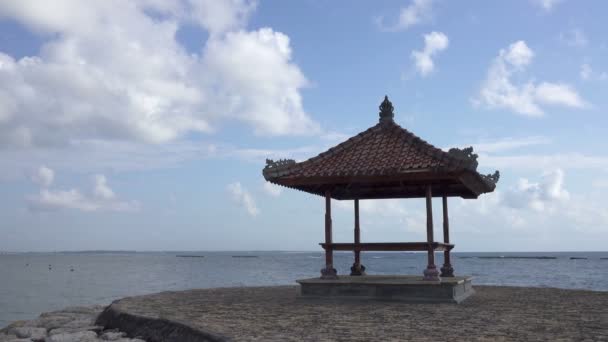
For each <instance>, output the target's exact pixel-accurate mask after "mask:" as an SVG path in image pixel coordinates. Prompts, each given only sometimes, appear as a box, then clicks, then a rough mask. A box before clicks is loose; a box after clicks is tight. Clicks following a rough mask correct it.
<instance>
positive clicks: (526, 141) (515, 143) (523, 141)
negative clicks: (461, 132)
mask: <svg viewBox="0 0 608 342" xmlns="http://www.w3.org/2000/svg"><path fill="white" fill-rule="evenodd" d="M550 143H551V140H550V139H549V138H547V137H542V136H533V137H523V138H504V139H499V140H494V141H483V142H479V143H473V144H462V145H460V146H473V149H474V150H475V152H476V153H495V152H504V151H510V150H513V149H518V148H521V147H527V146H535V145H546V144H550ZM452 147H456V146H452ZM448 149H449V148H448Z"/></svg>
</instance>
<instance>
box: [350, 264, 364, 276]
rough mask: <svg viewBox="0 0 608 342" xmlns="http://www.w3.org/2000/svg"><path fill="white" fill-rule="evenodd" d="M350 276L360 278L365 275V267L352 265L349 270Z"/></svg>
mask: <svg viewBox="0 0 608 342" xmlns="http://www.w3.org/2000/svg"><path fill="white" fill-rule="evenodd" d="M350 275H351V276H362V275H365V266H363V265H361V264H359V265H357V264H353V266H352V267H351V268H350Z"/></svg>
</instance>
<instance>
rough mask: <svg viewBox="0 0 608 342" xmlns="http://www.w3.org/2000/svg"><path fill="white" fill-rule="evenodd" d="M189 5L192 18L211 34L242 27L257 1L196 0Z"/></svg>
mask: <svg viewBox="0 0 608 342" xmlns="http://www.w3.org/2000/svg"><path fill="white" fill-rule="evenodd" d="M190 6H191V8H190V10H191V11H190V13H191V15H192V19H194V20H195V21H196V22H198V23H199V24H200V25H201V26H202V27H204V28H205V29H207V31H209V32H210V33H211V34H219V33H223V32H226V31H232V30H238V29H240V28H242V27H244V26H245V24H246V23H247V19H248V17H249V16H250V15H251V13H252V12H253V11H254V10H255V8H256V6H257V1H248V0H227V1H217V0H196V1H191V2H190Z"/></svg>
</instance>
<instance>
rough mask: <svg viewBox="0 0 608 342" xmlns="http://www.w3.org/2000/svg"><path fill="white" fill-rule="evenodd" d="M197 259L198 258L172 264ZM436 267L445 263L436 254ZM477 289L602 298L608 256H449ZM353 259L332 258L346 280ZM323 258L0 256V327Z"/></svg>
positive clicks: (388, 262) (407, 257)
mask: <svg viewBox="0 0 608 342" xmlns="http://www.w3.org/2000/svg"><path fill="white" fill-rule="evenodd" d="M178 255H180V256H202V257H178ZM436 255H437V258H436V259H437V260H436V263H437V265H438V267H439V266H440V265H441V264H442V262H443V260H442V257H441V253H437V254H436ZM452 255H453V266H454V269H455V273H456V274H457V275H472V276H473V277H474V280H473V283H474V284H477V285H509V286H534V287H558V288H566V289H588V290H596V291H608V252H560V253H552V252H538V253H453V254H452ZM352 262H353V257H352V253H336V254H335V255H334V264H335V267H336V269H337V270H338V273H339V274H348V273H349V271H350V266H351V265H352ZM323 263H324V258H323V254H322V252H249V251H247V252H234V251H233V252H78V253H74V252H62V253H18V254H0V327H4V326H6V325H7V324H8V323H10V322H12V321H15V320H22V319H33V318H35V317H37V316H38V315H39V314H40V313H42V312H47V311H52V310H59V309H61V308H64V307H67V306H73V305H91V304H109V303H110V302H111V301H113V300H115V299H119V298H122V297H126V296H133V295H141V294H147V293H154V292H160V291H172V290H185V289H191V288H210V287H231V286H262V285H295V284H296V283H295V279H299V278H310V277H317V276H319V270H320V269H321V268H322V266H323ZM362 263H363V265H365V266H366V267H367V272H368V274H420V275H422V271H423V269H424V267H425V266H426V254H425V253H372V252H368V253H362Z"/></svg>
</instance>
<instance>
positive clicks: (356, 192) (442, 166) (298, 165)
mask: <svg viewBox="0 0 608 342" xmlns="http://www.w3.org/2000/svg"><path fill="white" fill-rule="evenodd" d="M393 116H394V114H393V106H392V104H391V103H390V101H388V98H387V97H385V99H384V101H383V102H382V104H381V106H380V122H379V123H378V124H376V125H375V126H373V127H370V128H369V129H367V130H365V131H363V132H361V133H359V134H357V135H355V136H353V137H351V138H350V139H348V140H346V141H344V142H342V143H340V144H338V145H336V146H334V147H332V148H330V149H329V150H327V151H325V152H323V153H321V154H319V155H317V156H315V157H312V158H310V159H308V160H305V161H302V162H295V161H294V160H279V161H276V162H275V161H272V160H266V162H267V165H266V167H265V168H264V170H263V175H264V178H265V179H266V180H267V181H269V182H271V183H274V184H278V185H282V186H287V187H290V188H295V189H298V190H302V191H306V192H309V193H312V194H316V195H321V196H324V194H325V191H326V190H330V192H331V197H332V198H334V199H371V198H410V197H424V196H425V188H426V186H427V185H431V187H432V192H433V196H443V195H445V196H459V197H463V198H477V197H478V196H479V195H480V194H483V193H487V192H492V191H494V189H495V187H496V182H497V181H498V178H499V173H498V171H496V172H495V173H494V174H493V175H482V174H480V173H478V172H477V155H476V154H474V153H473V148H472V147H469V148H465V149H456V148H453V149H450V150H449V151H448V152H445V151H443V150H441V149H439V148H437V147H435V146H433V145H431V144H429V143H428V142H426V141H424V140H422V139H421V138H419V137H418V136H416V135H415V134H413V133H412V132H410V131H408V130H407V129H405V128H402V127H401V126H399V125H398V124H396V123H395V122H394V120H393Z"/></svg>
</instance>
